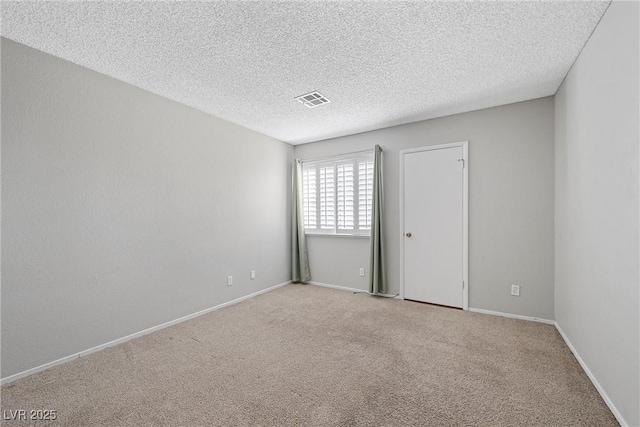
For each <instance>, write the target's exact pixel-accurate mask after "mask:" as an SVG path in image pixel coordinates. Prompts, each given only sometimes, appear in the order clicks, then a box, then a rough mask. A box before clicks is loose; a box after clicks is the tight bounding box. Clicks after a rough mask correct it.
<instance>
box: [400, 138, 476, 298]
mask: <svg viewBox="0 0 640 427" xmlns="http://www.w3.org/2000/svg"><path fill="white" fill-rule="evenodd" d="M468 146H469V141H459V142H451V143H447V144H438V145H428V146H426V147H419V148H410V149H407V150H400V151H399V154H400V295H399V297H400V299H404V267H405V266H404V244H405V237H404V233H405V230H404V156H405V155H406V154H411V153H418V152H421V151H432V150H442V149H446V148H454V147H462V158H463V159H464V167H463V169H462V280H463V283H462V284H461V285H462V286H463V288H462V309H463V310H468V309H469V149H468Z"/></svg>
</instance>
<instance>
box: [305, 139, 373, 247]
mask: <svg viewBox="0 0 640 427" xmlns="http://www.w3.org/2000/svg"><path fill="white" fill-rule="evenodd" d="M302 197H303V198H302V202H303V211H304V212H303V215H304V226H305V230H306V232H307V233H310V234H347V235H349V234H355V235H369V233H370V230H371V202H372V199H373V152H372V153H370V154H364V155H360V156H358V157H336V158H335V159H329V160H324V161H312V162H303V164H302Z"/></svg>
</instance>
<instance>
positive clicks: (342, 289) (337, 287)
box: [308, 282, 396, 298]
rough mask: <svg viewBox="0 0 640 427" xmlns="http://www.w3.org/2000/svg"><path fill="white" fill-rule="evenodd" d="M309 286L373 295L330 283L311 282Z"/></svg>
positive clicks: (382, 295)
mask: <svg viewBox="0 0 640 427" xmlns="http://www.w3.org/2000/svg"><path fill="white" fill-rule="evenodd" d="M308 284H309V285H313V286H321V287H323V288H332V289H340V290H341V291H349V292H357V293H361V294H367V295H371V294H369V291H365V290H362V289H357V288H348V287H346V286H338V285H330V284H328V283H321V282H309V283H308ZM379 296H381V297H387V298H393V297H396V295H393V294H379Z"/></svg>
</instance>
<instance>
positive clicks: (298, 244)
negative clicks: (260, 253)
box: [291, 159, 311, 283]
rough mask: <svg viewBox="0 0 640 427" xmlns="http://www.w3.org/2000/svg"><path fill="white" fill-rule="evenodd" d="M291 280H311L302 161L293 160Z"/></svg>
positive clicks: (304, 281) (301, 281) (302, 281)
mask: <svg viewBox="0 0 640 427" xmlns="http://www.w3.org/2000/svg"><path fill="white" fill-rule="evenodd" d="M291 207H292V214H293V215H292V216H291V252H292V253H291V280H293V281H294V282H300V283H307V282H308V281H309V280H311V272H310V271H309V255H308V253H307V236H306V235H305V234H304V216H303V215H304V212H303V211H302V209H303V208H302V162H300V160H299V159H295V160H294V161H293V195H292V200H291Z"/></svg>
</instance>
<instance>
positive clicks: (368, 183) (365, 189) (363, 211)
mask: <svg viewBox="0 0 640 427" xmlns="http://www.w3.org/2000/svg"><path fill="white" fill-rule="evenodd" d="M372 201H373V161H360V162H358V228H359V229H360V230H370V229H371V202H372Z"/></svg>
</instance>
